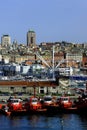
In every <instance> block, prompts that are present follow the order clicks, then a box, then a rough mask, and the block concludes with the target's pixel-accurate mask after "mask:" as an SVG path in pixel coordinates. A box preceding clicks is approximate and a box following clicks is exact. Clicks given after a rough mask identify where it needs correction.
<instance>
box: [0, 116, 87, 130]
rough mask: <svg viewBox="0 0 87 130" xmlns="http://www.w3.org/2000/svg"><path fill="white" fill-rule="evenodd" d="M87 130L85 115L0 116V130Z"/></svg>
mask: <svg viewBox="0 0 87 130" xmlns="http://www.w3.org/2000/svg"><path fill="white" fill-rule="evenodd" d="M2 129H3V130H4V129H6V130H7V129H9V130H14V129H16V130H20V129H21V130H23V129H24V130H27V129H28V130H29V129H30V130H41V129H43V130H57V129H58V130H87V115H78V114H57V115H55V116H50V115H47V116H45V115H43V116H41V115H32V116H29V115H28V116H14V117H6V116H2V115H0V130H2Z"/></svg>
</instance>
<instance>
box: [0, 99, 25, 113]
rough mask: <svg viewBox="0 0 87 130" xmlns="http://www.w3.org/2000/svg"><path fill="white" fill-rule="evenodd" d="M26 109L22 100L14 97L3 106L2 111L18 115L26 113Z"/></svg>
mask: <svg viewBox="0 0 87 130" xmlns="http://www.w3.org/2000/svg"><path fill="white" fill-rule="evenodd" d="M25 112H26V109H25V108H24V106H23V103H22V100H21V99H17V98H12V99H10V100H9V101H8V103H7V105H5V106H4V108H2V113H3V114H5V115H18V114H25Z"/></svg>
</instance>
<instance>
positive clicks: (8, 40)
mask: <svg viewBox="0 0 87 130" xmlns="http://www.w3.org/2000/svg"><path fill="white" fill-rule="evenodd" d="M10 44H11V37H10V36H9V35H3V36H2V37H1V46H2V47H8V46H9V45H10Z"/></svg>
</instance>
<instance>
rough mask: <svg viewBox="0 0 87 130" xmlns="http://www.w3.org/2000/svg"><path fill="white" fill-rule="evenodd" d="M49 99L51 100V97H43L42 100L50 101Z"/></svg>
mask: <svg viewBox="0 0 87 130" xmlns="http://www.w3.org/2000/svg"><path fill="white" fill-rule="evenodd" d="M51 100H52V98H51V97H47V98H44V101H51Z"/></svg>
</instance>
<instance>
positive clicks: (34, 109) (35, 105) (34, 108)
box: [25, 97, 46, 114]
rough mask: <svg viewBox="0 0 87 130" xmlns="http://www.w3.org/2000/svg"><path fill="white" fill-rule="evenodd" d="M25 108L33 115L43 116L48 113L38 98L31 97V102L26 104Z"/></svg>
mask: <svg viewBox="0 0 87 130" xmlns="http://www.w3.org/2000/svg"><path fill="white" fill-rule="evenodd" d="M25 108H26V110H27V112H29V113H31V114H43V113H45V112H46V109H44V108H43V107H42V104H41V102H40V101H39V100H38V98H37V97H30V99H29V101H28V102H27V103H25Z"/></svg>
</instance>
